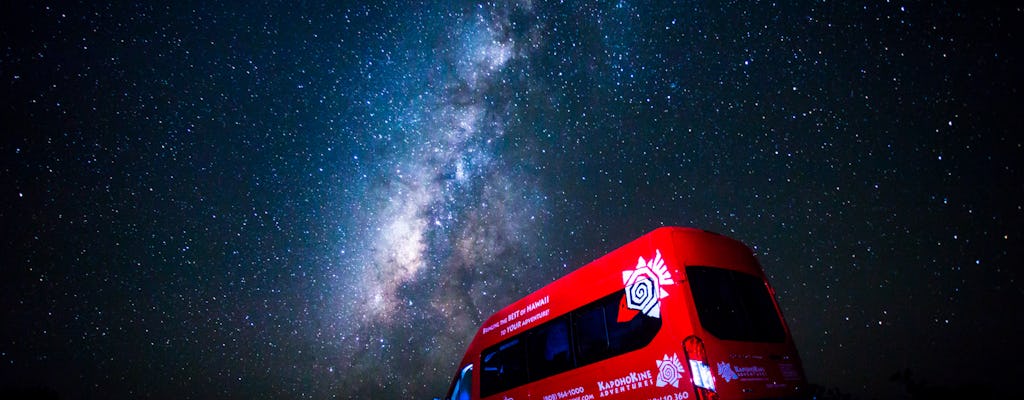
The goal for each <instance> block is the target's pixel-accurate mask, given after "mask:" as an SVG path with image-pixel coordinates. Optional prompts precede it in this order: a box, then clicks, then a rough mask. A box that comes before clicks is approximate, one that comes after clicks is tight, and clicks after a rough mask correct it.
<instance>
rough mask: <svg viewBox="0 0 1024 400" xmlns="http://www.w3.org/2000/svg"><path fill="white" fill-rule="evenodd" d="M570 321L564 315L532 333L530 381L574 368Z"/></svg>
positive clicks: (530, 343)
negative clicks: (570, 341)
mask: <svg viewBox="0 0 1024 400" xmlns="http://www.w3.org/2000/svg"><path fill="white" fill-rule="evenodd" d="M568 319H569V318H568V316H567V315H563V316H562V317H561V318H557V319H555V320H554V321H551V322H548V323H546V324H544V325H541V326H539V327H537V328H534V329H532V330H531V331H530V334H529V336H528V339H527V340H528V345H527V349H529V351H530V354H529V356H528V357H527V358H528V360H529V364H530V381H535V380H538V379H544V378H547V377H549V376H551V375H554V374H557V373H560V372H564V371H568V370H570V369H572V368H573V365H574V364H575V363H574V362H573V358H572V352H571V351H570V350H571V345H570V343H569V321H568Z"/></svg>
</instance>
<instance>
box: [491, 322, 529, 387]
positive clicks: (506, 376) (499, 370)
mask: <svg viewBox="0 0 1024 400" xmlns="http://www.w3.org/2000/svg"><path fill="white" fill-rule="evenodd" d="M480 367H481V368H480V397H487V396H490V395H492V394H495V393H498V392H503V391H506V390H508V389H511V388H514V387H517V386H519V385H522V384H524V383H526V382H527V375H526V373H527V372H526V344H525V343H523V339H522V338H520V337H514V338H512V339H509V340H506V341H504V342H501V343H498V344H497V345H495V346H491V347H489V348H487V349H486V350H484V352H483V353H481V354H480Z"/></svg>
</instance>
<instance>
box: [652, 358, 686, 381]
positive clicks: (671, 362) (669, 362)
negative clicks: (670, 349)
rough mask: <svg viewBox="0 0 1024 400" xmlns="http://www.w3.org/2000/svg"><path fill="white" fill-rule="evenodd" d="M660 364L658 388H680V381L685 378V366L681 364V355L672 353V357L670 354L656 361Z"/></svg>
mask: <svg viewBox="0 0 1024 400" xmlns="http://www.w3.org/2000/svg"><path fill="white" fill-rule="evenodd" d="M655 362H657V363H658V382H657V385H658V387H665V386H668V385H672V387H676V388H678V387H679V379H682V377H683V372H685V371H684V370H683V364H682V363H680V362H679V355H677V354H675V353H672V357H669V356H668V354H666V355H665V358H663V359H661V360H656V361H655Z"/></svg>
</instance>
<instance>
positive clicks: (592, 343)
mask: <svg viewBox="0 0 1024 400" xmlns="http://www.w3.org/2000/svg"><path fill="white" fill-rule="evenodd" d="M623 296H624V294H623V292H621V291H616V292H614V293H612V294H610V295H608V296H605V297H603V298H601V299H600V300H597V301H595V302H593V303H590V304H588V305H586V306H584V307H582V308H580V309H579V310H576V311H574V312H573V321H574V324H575V329H576V330H575V337H576V343H577V347H576V351H577V354H576V359H577V362H578V364H579V365H580V366H583V365H586V364H590V363H593V362H598V361H601V360H604V359H607V358H611V357H615V356H617V355H620V354H625V353H628V352H630V351H633V350H636V349H639V348H641V347H644V346H646V345H647V344H648V343H650V342H651V340H653V339H654V336H655V335H657V334H658V330H659V329H661V318H654V317H650V316H648V315H646V314H644V313H635V315H634V316H633V318H632V319H630V320H629V321H626V322H618V317H619V311H620V309H621V307H620V303H621V302H622V299H623Z"/></svg>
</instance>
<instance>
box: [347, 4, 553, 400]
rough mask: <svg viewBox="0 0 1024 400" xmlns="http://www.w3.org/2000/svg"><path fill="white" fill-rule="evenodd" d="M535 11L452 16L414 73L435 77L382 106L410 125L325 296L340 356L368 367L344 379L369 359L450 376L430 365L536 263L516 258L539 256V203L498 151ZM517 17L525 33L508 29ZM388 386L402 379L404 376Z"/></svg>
mask: <svg viewBox="0 0 1024 400" xmlns="http://www.w3.org/2000/svg"><path fill="white" fill-rule="evenodd" d="M532 12H533V10H532V9H531V8H530V6H529V4H524V5H519V4H512V5H503V6H501V7H490V6H488V7H484V6H480V7H474V8H469V9H467V10H462V11H460V12H459V15H458V17H457V18H454V19H453V20H452V22H453V24H452V25H451V26H449V27H447V28H446V30H445V31H444V33H443V34H441V35H439V36H438V38H437V40H439V41H440V43H438V45H437V47H436V48H435V50H436V52H435V53H434V54H432V55H431V58H430V62H429V63H428V64H427V68H426V69H425V70H420V71H414V72H413V73H416V74H423V75H430V76H431V78H430V79H429V80H428V81H427V82H426V84H425V85H424V87H423V88H422V90H423V91H422V92H421V93H420V94H419V95H417V96H416V98H415V100H414V101H412V102H409V103H408V104H405V105H403V106H401V107H398V108H397V109H396V110H391V111H392V112H393V113H395V114H399V115H413V116H415V117H414V118H413V119H412V121H411V122H410V123H408V124H407V125H405V126H403V127H402V128H401V130H400V131H399V134H400V135H401V138H396V139H398V140H400V142H401V143H400V144H398V145H396V146H394V147H393V148H391V149H389V151H388V152H386V153H385V154H384V155H383V156H382V158H383V159H382V160H381V165H383V166H384V168H386V170H385V171H382V173H381V175H382V177H383V179H382V180H381V181H380V182H374V183H372V184H370V185H368V186H367V187H366V188H365V189H364V190H363V192H361V193H360V194H359V195H358V196H357V197H356V199H357V201H359V199H381V200H380V201H379V202H372V203H371V204H373V206H371V207H366V208H364V209H363V210H361V212H360V214H359V215H357V216H355V219H356V221H358V222H356V224H357V225H358V226H360V227H362V229H361V230H359V231H358V233H357V236H358V239H356V240H354V241H353V242H350V243H349V245H350V246H352V247H354V248H355V250H354V251H351V252H346V257H351V258H343V259H342V261H341V262H342V263H352V264H353V265H357V266H358V267H356V268H353V269H351V270H350V271H347V272H348V273H347V274H346V275H344V276H342V277H341V278H340V281H339V282H337V286H336V292H335V293H334V296H337V301H338V302H339V303H338V304H339V309H340V310H344V313H338V314H334V315H327V317H328V318H332V319H336V320H335V321H334V322H333V323H335V324H337V325H338V326H341V328H338V330H337V333H336V334H338V335H340V338H341V339H342V340H343V341H344V340H346V339H347V338H349V337H357V338H359V339H357V340H355V341H352V342H351V346H350V347H349V348H348V349H347V351H350V352H352V353H353V354H359V356H357V357H358V358H357V359H356V360H355V361H354V364H355V365H359V366H365V367H362V368H360V369H361V371H360V372H358V373H349V374H347V375H346V376H347V377H348V378H350V379H356V380H362V379H365V378H364V377H365V376H373V375H374V374H379V372H380V369H381V367H380V364H379V363H377V362H376V360H378V359H385V360H388V361H390V362H393V363H395V364H396V365H397V364H403V365H406V366H408V365H410V364H418V363H422V365H423V368H422V369H419V368H417V369H413V370H418V371H424V370H425V371H429V372H428V374H426V375H420V376H421V378H422V379H424V380H429V381H434V382H437V381H438V378H439V377H440V378H441V379H444V378H447V374H448V373H449V372H450V371H447V370H444V369H437V366H438V365H446V364H445V363H449V362H451V361H452V357H451V353H450V352H449V351H448V350H447V349H451V348H457V347H458V346H459V345H460V344H464V343H466V342H465V340H466V338H467V337H468V336H469V333H470V332H473V331H474V330H475V328H476V326H477V325H478V324H479V323H480V322H482V320H483V318H485V317H487V315H485V313H487V312H493V308H494V304H496V301H497V300H498V299H502V300H504V301H507V300H508V299H510V298H512V297H513V296H514V293H515V292H510V289H511V287H510V286H509V285H508V284H507V282H505V280H506V279H509V278H513V279H515V278H516V275H517V274H518V275H523V274H524V272H523V271H525V270H527V269H528V268H530V267H531V265H529V263H528V261H527V260H526V259H525V258H524V255H528V254H531V253H532V252H534V251H535V249H534V246H536V239H535V238H533V233H532V230H535V229H536V228H537V223H538V222H540V221H539V220H538V218H543V214H544V213H545V211H544V202H545V198H546V195H545V194H544V193H543V190H542V189H541V188H540V187H538V186H537V183H536V182H532V181H535V180H534V179H532V178H531V177H530V176H529V175H528V174H527V172H526V170H524V169H523V168H522V167H523V165H522V163H523V162H524V160H522V159H510V158H509V157H512V156H514V153H513V152H508V151H502V150H501V149H499V147H500V146H502V145H503V143H504V142H505V141H506V138H505V137H504V136H505V135H506V129H507V128H508V125H509V121H507V118H508V117H509V115H515V114H516V113H517V110H516V105H515V104H513V103H512V101H511V100H512V99H510V98H509V93H512V92H515V91H519V90H522V89H524V88H517V87H516V85H517V84H522V82H519V83H513V82H511V80H510V79H509V78H508V77H509V75H510V74H515V73H516V71H517V70H518V69H521V68H523V66H525V65H526V63H527V61H528V60H527V59H528V58H529V56H530V52H531V49H533V48H536V47H537V46H539V44H540V41H541V40H543V33H542V32H541V31H540V29H541V26H540V25H538V23H537V22H536V17H535V16H534V15H532ZM513 15H515V16H516V17H517V18H518V19H519V23H526V24H531V23H532V24H534V25H533V26H526V27H518V26H517V27H515V30H516V32H513V26H512V21H511V20H510V18H511V17H512V16H513ZM329 312H331V313H333V312H334V310H329ZM353 313H354V314H355V315H357V317H356V318H355V320H354V321H353V318H352V314H353ZM431 324H433V325H437V324H442V325H444V326H446V328H445V329H443V330H442V331H441V332H430V333H426V332H425V331H424V330H423V326H429V325H431ZM426 335H430V336H429V337H427V336H426ZM378 337H387V338H388V339H387V340H399V341H401V340H405V341H406V342H407V343H413V342H416V343H420V342H422V341H424V340H425V339H426V340H428V341H429V342H430V343H431V345H430V347H431V350H429V351H427V352H422V351H415V350H418V349H411V348H410V349H409V351H401V352H395V350H394V349H391V348H390V347H389V346H391V345H389V344H388V343H386V341H379V343H372V345H373V346H376V345H378V344H379V345H380V349H379V350H378V349H374V350H373V351H366V347H365V346H366V345H365V344H364V343H361V342H362V341H365V340H372V339H369V338H378ZM385 365H387V363H385ZM385 370H387V369H385ZM403 370H404V371H409V369H405V368H403ZM388 379H393V380H395V381H401V380H402V379H401V378H400V374H399V373H394V374H392V375H391V376H389V377H388ZM382 383H383V382H382ZM416 384H421V382H413V383H411V384H407V385H405V386H413V387H415V385H416ZM400 387H402V386H400ZM402 391H403V394H411V392H409V391H407V390H406V389H405V387H402ZM368 394H369V393H368Z"/></svg>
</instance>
